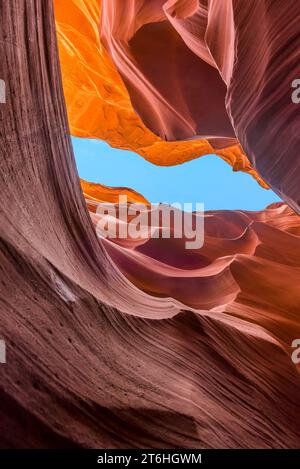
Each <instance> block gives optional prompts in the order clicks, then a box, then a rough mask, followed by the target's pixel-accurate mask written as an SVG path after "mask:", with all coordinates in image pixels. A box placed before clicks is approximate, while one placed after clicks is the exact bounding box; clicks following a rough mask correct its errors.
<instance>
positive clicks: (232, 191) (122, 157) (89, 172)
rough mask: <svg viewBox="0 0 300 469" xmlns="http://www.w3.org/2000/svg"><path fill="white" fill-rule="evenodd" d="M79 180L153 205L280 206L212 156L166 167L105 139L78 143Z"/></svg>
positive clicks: (208, 207) (267, 192) (75, 142)
mask: <svg viewBox="0 0 300 469" xmlns="http://www.w3.org/2000/svg"><path fill="white" fill-rule="evenodd" d="M72 142H73V147H74V153H75V158H76V163H77V168H78V172H79V176H80V177H81V178H83V179H86V180H87V181H92V182H99V183H101V184H105V185H107V186H125V187H130V188H132V189H135V190H136V191H138V192H140V193H142V194H143V195H144V196H145V197H146V198H147V199H148V200H149V201H150V202H152V203H158V202H167V203H174V202H179V203H182V204H183V203H190V202H192V203H196V202H204V208H205V210H219V209H232V210H234V209H243V210H260V209H263V208H264V207H266V205H268V204H270V203H272V202H276V201H279V200H280V199H279V198H278V197H277V195H276V194H274V192H272V191H271V190H265V189H262V188H261V187H260V186H259V185H258V184H257V182H256V181H254V179H253V178H252V177H251V176H249V175H248V174H244V173H241V172H233V171H232V169H231V167H230V166H229V165H228V164H227V163H225V162H224V161H223V160H221V158H219V157H217V156H215V155H208V156H204V157H201V158H198V159H196V160H193V161H189V162H188V163H184V164H182V165H179V166H169V167H161V166H156V165H153V164H151V163H149V162H148V161H146V160H144V158H142V157H141V156H139V155H137V154H135V153H132V152H129V151H125V150H118V149H115V148H111V147H110V146H109V145H108V144H107V143H106V142H103V141H101V140H90V139H81V138H74V137H73V138H72Z"/></svg>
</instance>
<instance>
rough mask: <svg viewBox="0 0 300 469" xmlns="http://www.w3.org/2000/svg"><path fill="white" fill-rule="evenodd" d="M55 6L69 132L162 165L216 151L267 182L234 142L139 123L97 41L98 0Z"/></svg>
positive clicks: (60, 0) (59, 0)
mask: <svg viewBox="0 0 300 469" xmlns="http://www.w3.org/2000/svg"><path fill="white" fill-rule="evenodd" d="M54 6H55V18H56V28H57V36H58V45H59V53H60V64H61V69H62V78H63V86H64V93H65V99H66V104H67V111H68V117H69V124H70V128H71V133H72V135H74V136H78V137H86V138H99V139H103V140H105V141H106V142H108V143H109V144H110V145H111V146H113V147H118V148H123V149H127V150H132V151H135V152H136V153H139V154H140V155H141V156H143V157H144V158H145V159H147V160H148V161H150V162H152V163H155V164H157V165H161V166H168V165H174V164H180V163H183V162H185V161H189V160H192V159H194V158H197V157H199V156H202V155H206V154H212V153H216V154H217V155H219V156H220V157H221V158H222V159H223V160H225V161H226V162H228V163H229V164H230V165H231V166H232V167H233V169H234V170H236V171H245V172H248V173H251V174H252V175H253V176H254V177H255V178H256V179H257V180H258V181H259V183H260V184H261V185H262V186H264V187H267V185H266V184H265V183H264V182H263V180H262V179H261V177H260V176H259V175H258V174H257V172H256V171H255V170H254V169H253V168H252V166H251V165H250V163H249V160H248V158H247V157H246V155H245V154H244V152H243V150H242V148H241V146H240V145H239V144H238V142H237V141H236V142H235V141H234V140H232V139H231V140H228V143H227V144H226V145H225V144H224V142H222V144H221V145H220V144H218V145H217V142H216V141H214V143H213V142H210V141H209V140H208V139H194V140H188V141H172V142H170V141H169V142H166V141H164V140H162V139H161V138H160V137H158V136H157V135H155V134H154V133H153V132H151V131H150V130H149V129H148V128H147V127H146V126H145V125H144V123H143V122H142V120H141V119H140V118H139V116H138V115H137V113H136V112H135V111H134V109H133V107H132V104H131V101H130V98H129V94H128V91H127V89H126V87H125V85H124V82H123V80H122V78H121V77H120V74H119V73H118V71H117V69H116V67H115V65H114V64H113V62H112V60H111V59H110V57H109V56H108V54H107V52H106V50H105V48H104V46H103V44H102V43H101V40H100V31H99V28H100V22H101V0H88V1H87V0H54ZM200 104H201V103H200ZM204 106H207V103H205V104H204V103H203V107H204ZM214 144H215V145H214ZM225 147H226V148H225Z"/></svg>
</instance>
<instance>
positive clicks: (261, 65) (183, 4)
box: [100, 0, 300, 213]
mask: <svg viewBox="0 0 300 469" xmlns="http://www.w3.org/2000/svg"><path fill="white" fill-rule="evenodd" d="M299 17H300V3H299V2H294V3H293V4H291V2H290V1H287V0H279V1H276V2H273V1H272V0H252V1H248V2H245V1H244V0H237V1H232V0H229V1H226V2H222V1H219V0H209V1H207V0H198V1H192V2H187V1H186V0H167V1H163V0H162V1H154V2H148V1H147V0H125V1H124V0H102V18H101V27H100V30H101V39H102V42H103V43H104V44H105V46H106V49H107V50H108V52H109V55H110V57H111V59H112V60H113V61H114V64H115V66H116V67H117V69H118V71H119V72H120V74H121V76H122V78H123V80H124V83H125V84H126V87H127V89H128V91H129V94H130V98H131V102H132V104H133V106H134V108H135V110H136V111H137V113H138V114H139V116H141V118H142V120H143V122H144V123H145V124H146V125H147V126H148V127H149V128H150V129H152V130H153V131H154V132H155V133H156V134H158V135H160V137H161V138H164V139H166V140H176V139H186V138H191V139H192V138H194V137H195V136H198V137H199V136H200V137H202V138H205V139H207V140H208V141H209V142H210V143H211V144H212V145H213V146H215V147H216V148H218V147H219V146H222V147H226V146H228V145H230V144H232V139H233V138H235V137H236V138H238V140H239V142H240V144H241V145H242V147H243V149H244V151H245V153H246V154H247V156H248V158H249V160H250V163H251V165H252V167H253V168H254V169H256V170H257V172H258V174H260V176H261V177H262V178H263V179H264V181H265V182H266V183H267V184H269V185H270V186H271V187H272V188H273V189H274V191H275V192H276V193H277V194H278V195H280V197H281V198H282V199H284V200H285V201H286V202H287V203H288V204H289V205H290V206H291V207H293V209H294V210H296V211H297V212H298V213H300V202H299V201H300V184H299V174H300V158H299V155H298V148H299V144H300V132H299V129H300V107H299V106H297V105H295V104H294V103H293V101H292V83H293V81H294V80H295V79H297V78H299V64H300V48H299V46H298V44H299V41H300V27H299ZM226 139H227V140H228V143H226Z"/></svg>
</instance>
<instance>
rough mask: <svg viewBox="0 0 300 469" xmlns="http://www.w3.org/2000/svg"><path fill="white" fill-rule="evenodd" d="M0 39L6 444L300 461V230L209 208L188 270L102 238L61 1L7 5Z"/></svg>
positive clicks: (183, 260) (177, 260)
mask: <svg viewBox="0 0 300 469" xmlns="http://www.w3.org/2000/svg"><path fill="white" fill-rule="evenodd" d="M114 3H115V2H114ZM155 3H160V2H155ZM236 3H237V4H239V2H236ZM251 3H252V2H251ZM261 3H262V4H265V3H266V2H261ZM282 3H283V2H274V4H277V5H280V4H282ZM210 4H211V5H212V4H215V7H216V8H217V4H216V2H210ZM227 4H231V2H227ZM249 4H250V3H249ZM82 5H83V4H82ZM182 5H183V6H184V3H182ZM195 5H196V2H195ZM270 8H271V7H270ZM180 11H181V13H180ZM180 11H179V14H183V15H185V14H187V12H186V9H185V8H183V10H180ZM190 13H192V14H193V10H192V12H190V11H188V14H190ZM0 41H1V44H3V47H2V48H1V50H0V55H1V61H0V64H1V76H2V78H3V79H4V80H5V82H6V85H7V103H6V104H3V105H2V104H1V105H0V118H1V126H0V139H1V145H0V157H1V167H0V184H1V186H0V188H1V201H0V204H1V224H0V239H1V249H0V256H1V263H0V271H1V274H0V280H1V281H0V299H1V302H0V310H1V323H0V332H1V338H2V339H4V340H5V341H6V344H7V363H6V364H0V373H1V382H0V395H1V405H0V430H1V432H0V446H1V447H35V448H36V447H106V448H107V447H112V448H120V447H126V448H127V447H148V448H149V447H166V448H170V447H184V448H189V447H193V448H195V447H199V448H206V447H217V448H219V447H226V448H241V447H250V448H251V447H261V448H270V447H274V448H293V447H299V443H300V429H299V421H300V406H299V395H300V376H299V370H298V369H297V368H296V366H295V365H294V364H293V363H292V361H291V356H290V354H291V349H290V344H291V341H292V339H294V338H295V337H299V333H300V331H299V304H300V297H299V288H298V285H299V280H298V277H299V266H300V258H299V235H300V223H299V217H298V216H296V215H295V214H294V213H293V212H292V211H291V210H290V209H288V208H287V207H286V206H285V205H276V206H271V207H269V208H267V209H266V210H265V211H262V212H259V213H246V212H209V213H207V214H206V215H205V217H206V228H205V229H206V243H205V246H204V250H203V252H202V251H201V254H200V252H193V253H191V254H190V256H188V255H187V253H186V252H183V250H182V246H181V245H180V243H179V244H176V243H175V242H173V241H172V240H171V241H170V242H169V243H167V245H166V243H165V245H163V243H160V242H159V243H158V246H154V244H153V242H152V241H151V240H149V241H147V242H145V243H142V244H140V245H139V246H131V247H128V246H127V248H126V249H125V246H122V243H118V244H117V243H115V242H112V241H109V240H102V239H98V238H97V236H96V232H95V230H94V227H93V223H92V219H91V217H90V215H89V212H88V210H87V205H86V202H85V199H84V197H83V193H82V191H81V188H80V182H79V178H78V174H77V171H76V167H75V162H74V157H73V152H72V146H71V141H70V137H69V128H68V122H67V114H66V109H65V104H64V95H63V91H62V83H61V78H60V67H59V61H58V51H57V45H56V33H55V24H54V14H53V9H52V3H51V2H50V1H47V2H45V1H44V0H27V1H26V2H24V1H23V0H10V1H9V2H1V3H0ZM226 70H227V69H226ZM226 73H229V71H226ZM232 93H233V91H232ZM233 94H234V93H233ZM246 134H247V135H248V137H249V134H248V133H247V132H246V133H245V135H246ZM245 138H246V137H245ZM249 141H250V140H249ZM284 174H287V176H286V178H289V177H290V176H291V174H292V173H291V172H289V171H288V170H287V172H286V173H285V171H282V175H284ZM282 177H283V176H282ZM286 180H287V179H286ZM291 180H292V182H293V179H291ZM271 182H272V181H271ZM85 189H86V190H85V193H86V194H88V195H89V197H87V198H88V199H89V201H88V206H89V207H90V208H91V207H92V205H93V204H95V203H97V199H98V198H99V199H100V200H102V199H101V197H102V196H101V194H103V191H104V192H105V191H106V189H105V188H103V187H101V188H99V192H97V191H98V189H97V188H96V187H95V186H93V187H89V185H88V184H87V185H86V187H85ZM108 192H110V191H108ZM132 197H133V200H136V199H135V197H138V196H137V195H135V196H133V195H132ZM111 201H113V199H111ZM91 212H92V217H95V213H94V212H93V210H92V208H91ZM163 256H164V257H163ZM154 265H156V267H154ZM122 272H123V273H122ZM124 273H125V274H126V275H124ZM126 276H128V277H130V279H128V278H127V277H126ZM130 280H132V281H130ZM173 282H174V283H173ZM172 285H176V291H174V288H173V289H172ZM182 285H185V288H182Z"/></svg>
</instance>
